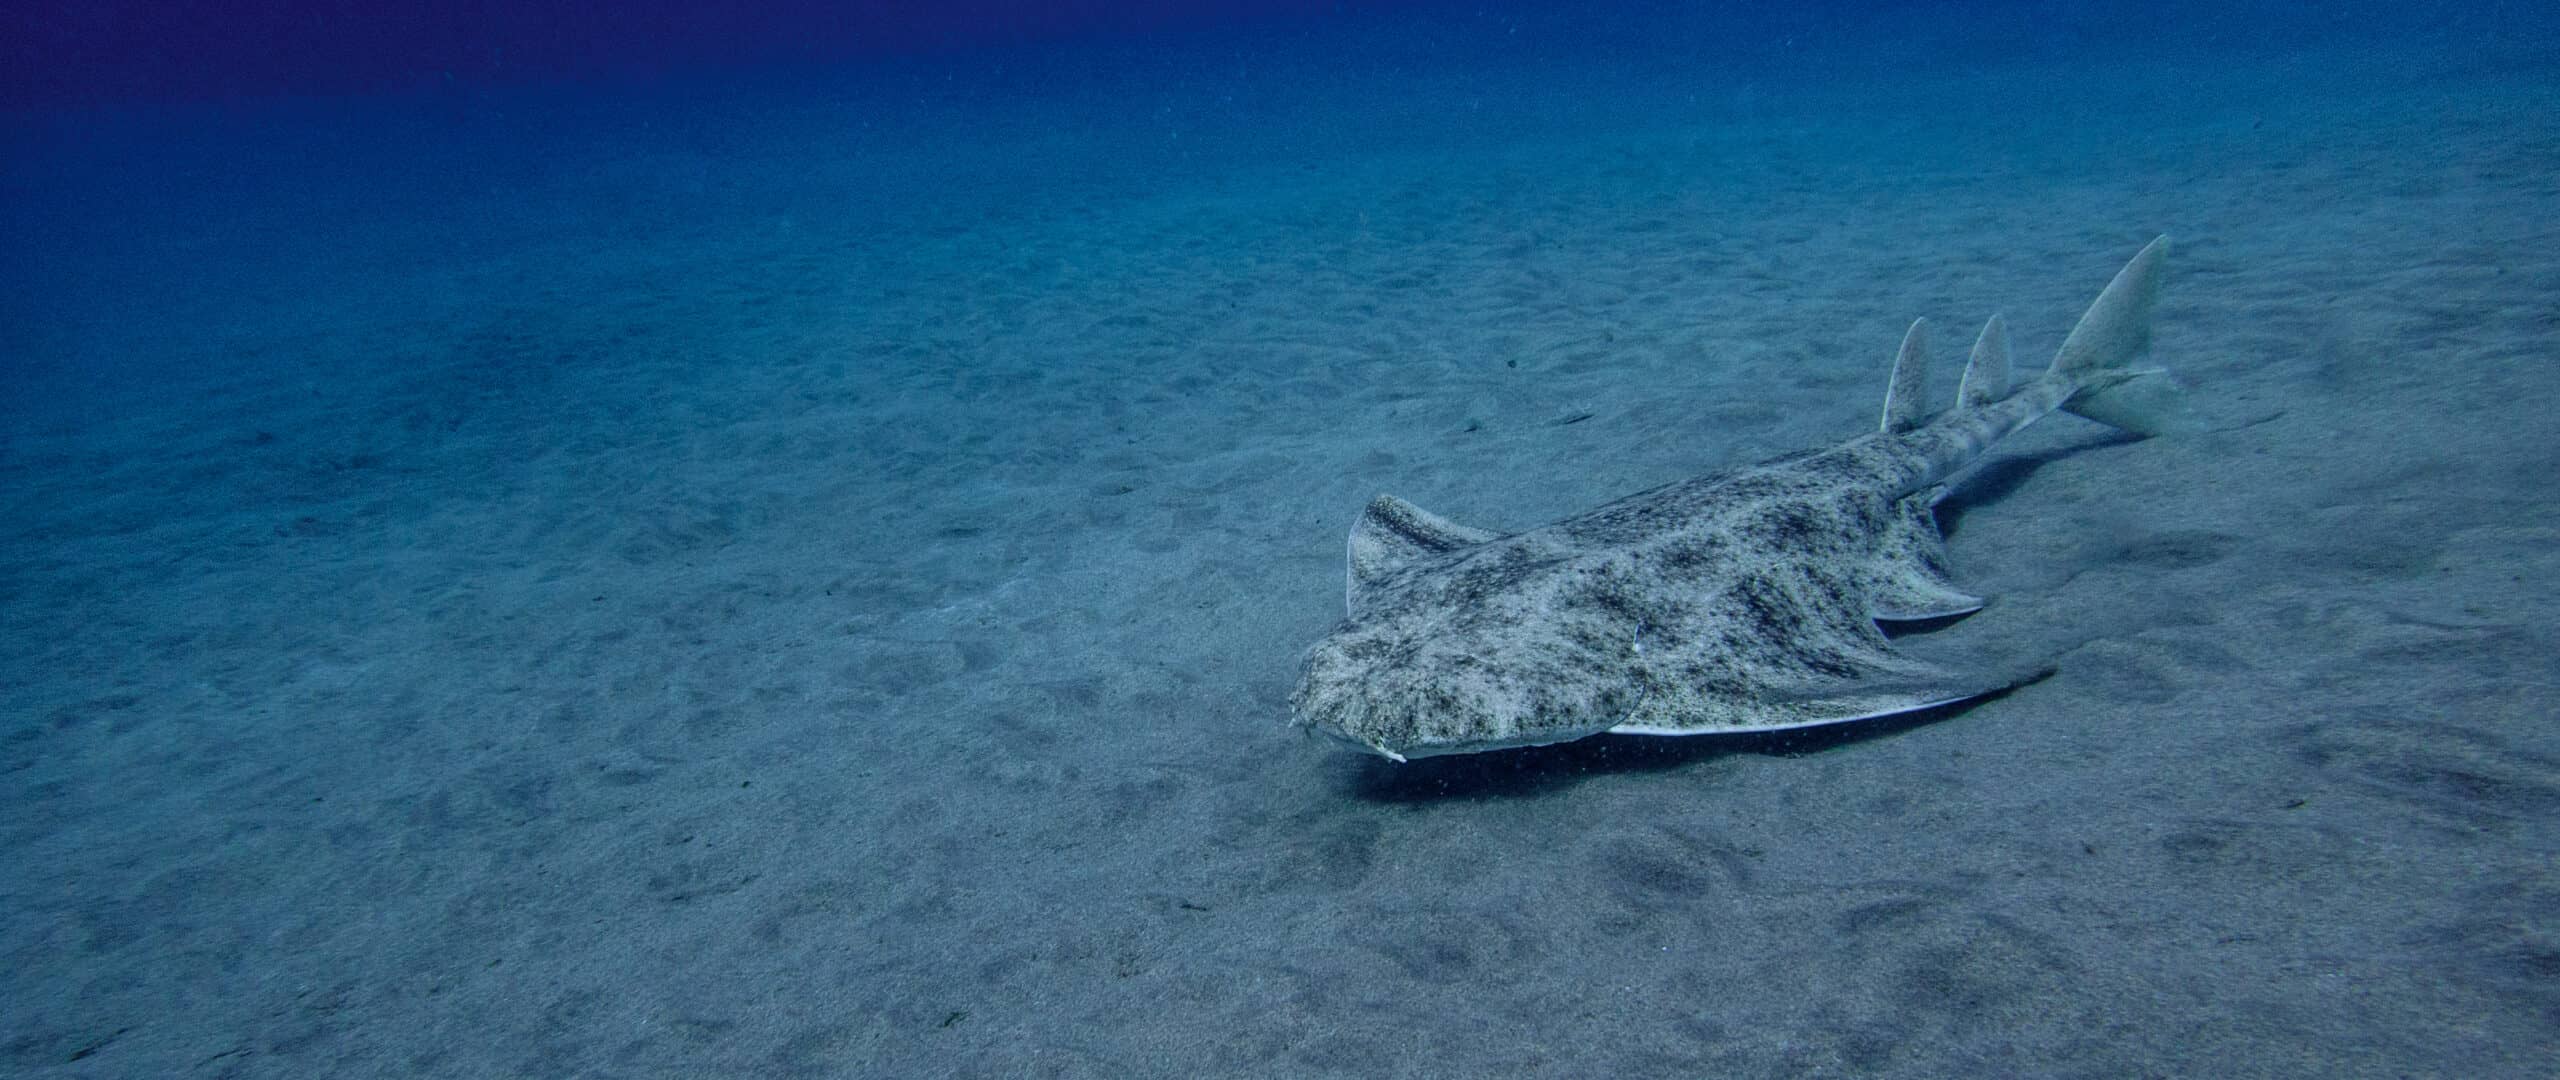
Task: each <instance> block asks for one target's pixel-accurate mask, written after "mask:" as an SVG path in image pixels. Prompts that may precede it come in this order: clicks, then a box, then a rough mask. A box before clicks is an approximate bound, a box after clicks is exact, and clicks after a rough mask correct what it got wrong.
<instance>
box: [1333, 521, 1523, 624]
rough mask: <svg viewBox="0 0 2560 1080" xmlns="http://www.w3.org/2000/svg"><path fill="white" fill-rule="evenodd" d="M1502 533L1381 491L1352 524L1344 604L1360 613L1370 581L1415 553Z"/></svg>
mask: <svg viewBox="0 0 2560 1080" xmlns="http://www.w3.org/2000/svg"><path fill="white" fill-rule="evenodd" d="M1501 538H1502V534H1501V533H1498V532H1494V531H1493V530H1491V529H1479V528H1476V527H1474V526H1472V525H1460V524H1458V523H1457V522H1454V521H1451V520H1449V519H1448V518H1444V517H1441V516H1440V515H1438V514H1434V513H1432V512H1431V511H1429V510H1425V509H1423V508H1421V507H1419V506H1415V505H1413V504H1412V503H1409V502H1406V501H1404V500H1403V499H1399V498H1396V497H1395V496H1393V495H1380V496H1378V497H1377V498H1374V499H1371V500H1369V505H1368V507H1367V508H1366V509H1364V510H1362V511H1360V520H1359V521H1356V522H1353V523H1352V525H1351V541H1350V544H1349V548H1350V550H1349V555H1350V559H1349V562H1350V571H1349V573H1347V574H1346V575H1344V581H1343V588H1342V600H1343V606H1344V608H1345V609H1347V610H1348V611H1349V612H1350V613H1351V614H1352V615H1355V616H1356V615H1358V614H1360V600H1361V597H1362V596H1363V595H1364V594H1366V593H1367V592H1368V591H1369V587H1370V586H1371V585H1374V584H1376V582H1377V580H1378V579H1379V578H1382V577H1385V576H1386V575H1387V574H1389V573H1391V572H1393V571H1394V570H1395V569H1396V568H1397V567H1400V566H1403V565H1404V564H1406V563H1409V562H1412V561H1413V560H1415V559H1419V558H1423V557H1425V556H1429V555H1437V554H1440V553H1442V552H1445V551H1456V550H1458V549H1459V548H1463V547H1474V546H1475V545H1477V544H1482V543H1486V542H1488V541H1493V540H1499V539H1501Z"/></svg>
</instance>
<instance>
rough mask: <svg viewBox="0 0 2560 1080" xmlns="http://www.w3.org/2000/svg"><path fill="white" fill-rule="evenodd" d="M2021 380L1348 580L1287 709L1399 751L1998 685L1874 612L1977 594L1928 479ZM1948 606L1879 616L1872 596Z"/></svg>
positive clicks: (2002, 413) (1993, 426)
mask: <svg viewBox="0 0 2560 1080" xmlns="http://www.w3.org/2000/svg"><path fill="white" fill-rule="evenodd" d="M2068 390H2069V388H2068V386H2067V385H2065V384H2063V383H2061V382H2060V381H2059V380H2038V381H2037V382H2035V383H2030V384H2029V385H2028V386H2026V387H2024V388H2022V389H2020V390H2019V391H2018V392H2017V393H2016V394H2014V395H2011V396H2010V397H2009V398H2008V399H2006V400H2004V401H2001V402H1999V403H1996V404H1994V405H1991V406H1988V407H1985V408H1980V409H1970V410H1962V411H1960V412H1957V413H1953V414H1950V415H1948V416H1946V417H1943V418H1941V419H1940V420H1939V421H1937V422H1936V423H1933V424H1930V425H1928V426H1926V427H1923V428H1920V429H1918V430H1916V431H1910V432H1904V433H1899V434H1886V433H1878V434H1873V435H1868V436H1865V437H1863V438H1859V439H1854V440H1851V441H1850V442H1848V443H1847V444H1846V445H1843V446H1841V447H1839V448H1837V449H1833V450H1829V451H1824V452H1821V453H1814V454H1806V455H1799V456H1795V457H1791V458H1782V459H1779V460H1777V461H1772V462H1766V463H1763V464H1759V465H1754V466H1750V467H1748V468H1744V469H1740V470H1737V471H1734V472H1730V473H1723V474H1718V475H1713V476H1705V477H1700V478H1697V479H1693V480H1684V481H1681V482H1679V483H1675V484H1670V485H1666V486H1664V487H1659V488H1655V489H1654V490H1652V491H1647V492H1643V493H1641V494H1637V495H1632V496H1629V497H1627V498H1624V499H1620V500H1618V501H1616V502H1613V503H1609V504H1608V505H1605V506H1602V507H1599V508H1597V509H1594V510H1590V511H1586V512H1584V513H1581V514H1577V515H1575V516H1573V517H1570V518H1566V519H1564V520H1562V521H1559V522H1556V523H1554V524H1552V525H1547V526H1544V527H1542V528H1537V529H1532V530H1530V531H1528V532H1524V533H1519V534H1516V535H1512V536H1505V537H1501V538H1499V539H1495V540H1492V541H1490V542H1486V543H1480V544H1476V545H1474V546H1471V547H1464V548H1460V549H1458V550H1455V551H1450V552H1446V553H1443V554H1438V555H1432V556H1427V557H1424V558H1421V559H1417V560H1414V561H1412V562H1408V563H1405V564H1403V565H1401V566H1398V567H1395V568H1393V569H1391V570H1387V571H1385V572H1384V573H1383V574H1382V575H1381V576H1380V577H1379V578H1377V579H1376V580H1373V581H1370V582H1367V583H1364V584H1363V586H1362V587H1361V588H1359V589H1358V590H1357V592H1358V594H1359V595H1358V604H1359V610H1357V611H1355V612H1354V613H1353V617H1352V619H1351V620H1350V621H1349V622H1347V623H1346V624H1345V625H1344V626H1343V627H1342V628H1341V629H1340V630H1339V631H1337V632H1336V633H1335V634H1334V635H1333V636H1332V637H1329V638H1327V639H1325V640H1324V641H1323V642H1322V643H1320V644H1318V645H1317V646H1316V647H1315V648H1314V649H1313V650H1312V651H1310V652H1309V654H1308V656H1307V661H1306V670H1305V678H1304V679H1303V681H1302V683H1301V685H1300V688H1299V691H1298V695H1297V698H1296V701H1295V705H1296V708H1297V714H1298V717H1299V722H1301V723H1304V724H1309V725H1313V726H1315V727H1316V728H1318V729H1319V730H1322V731H1325V732H1326V733H1328V734H1333V735H1338V736H1340V737H1342V738H1345V739H1348V740H1350V741H1352V742H1354V743H1357V744H1359V745H1361V746H1362V747H1364V748H1367V749H1371V750H1373V751H1377V752H1381V753H1387V754H1390V755H1392V756H1398V757H1416V756H1422V755H1427V754H1432V753H1448V752H1456V751H1460V750H1468V751H1472V750H1483V749H1498V748H1500V747H1504V746H1521V745H1532V744H1537V743H1549V742H1561V741H1564V740H1568V739H1578V738H1582V737H1584V736H1587V735H1592V734H1596V733H1598V732H1602V731H1606V730H1609V729H1611V728H1617V727H1627V728H1635V729H1644V730H1649V731H1655V732H1663V733H1669V732H1693V731H1719V730H1721V731H1751V730H1765V729H1770V728H1783V727H1795V726H1802V725H1807V724H1818V723H1827V722H1832V721H1835V720H1843V719H1850V718H1854V717H1858V716H1867V715H1875V714H1878V713H1885V712H1898V711H1903V710H1905V709H1909V708H1915V707H1920V706H1923V705H1926V704H1931V703H1935V702H1940V701H1947V700H1953V699H1960V698H1964V697H1971V696H1975V695H1978V694H1981V693H1984V692H1987V691H1989V690H1994V689H1998V688H1999V687H2000V686H2001V685H2005V684H2006V683H2007V682H2009V681H2014V680H2010V679H2001V680H1992V681H1990V683H1989V684H1988V685H1986V684H1985V683H1984V682H1981V681H1966V680H1964V679H1962V678H1960V677H1955V676H1951V675H1949V674H1947V673H1946V672H1943V671H1941V670H1939V669H1937V668H1935V667H1933V666H1930V665H1927V664H1924V663H1921V662H1918V661H1914V660H1911V659H1908V658H1905V657H1901V656H1897V655H1895V654H1894V653H1893V652H1892V651H1891V650H1890V649H1889V648H1888V647H1887V645H1886V643H1885V640H1884V636H1883V634H1882V633H1881V632H1879V631H1878V630H1877V629H1876V625H1875V619H1876V618H1877V617H1878V616H1879V615H1883V616H1886V617H1892V616H1896V615H1903V616H1906V617H1908V616H1923V615H1937V614H1951V613H1956V612H1960V611H1963V610H1967V609H1969V608H1970V607H1972V606H1974V604H1973V603H1969V602H1967V601H1969V600H1970V598H1966V597H1963V596H1962V594H1960V593H1957V592H1956V591H1955V590H1954V589H1953V588H1952V587H1951V586H1949V585H1947V584H1946V571H1945V566H1944V563H1943V561H1942V556H1941V554H1940V550H1939V542H1938V537H1937V534H1936V526H1935V524H1934V523H1933V522H1931V521H1930V520H1929V519H1928V517H1927V516H1926V515H1927V499H1928V497H1929V495H1930V493H1931V492H1932V491H1933V490H1934V488H1935V485H1936V483H1937V481H1939V480H1940V479H1943V478H1944V477H1945V476H1946V475H1947V474H1949V473H1951V472H1953V471H1954V470H1956V469H1957V468H1960V467H1962V466H1963V465H1964V464H1966V463H1968V462H1970V461H1972V460H1973V459H1974V458H1975V457H1978V456H1979V455H1980V454H1981V452H1982V450H1983V449H1984V448H1986V447H1988V446H1989V445H1990V444H1991V442H1993V441H1994V440H1996V439H1998V438H1999V437H2001V436H2003V435H2006V434H2008V433H2009V432H2011V431H2014V430H2016V429H2017V428H2020V427H2024V426H2025V425H2026V423H2027V422H2029V421H2032V420H2033V419H2035V418H2036V417H2039V416H2042V415H2044V414H2045V413H2046V412H2048V411H2050V410H2051V409H2052V408H2053V404H2054V403H2055V402H2058V401H2059V400H2060V399H2061V396H2063V395H2065V394H2067V393H2068ZM1887 596H1891V597H1944V598H1947V599H1948V601H1949V602H1948V603H1947V604H1945V605H1940V606H1935V607H1923V608H1922V609H1920V610H1913V609H1910V608H1899V609H1896V608H1891V607H1889V606H1886V605H1880V604H1879V603H1878V599H1879V598H1880V597H1887Z"/></svg>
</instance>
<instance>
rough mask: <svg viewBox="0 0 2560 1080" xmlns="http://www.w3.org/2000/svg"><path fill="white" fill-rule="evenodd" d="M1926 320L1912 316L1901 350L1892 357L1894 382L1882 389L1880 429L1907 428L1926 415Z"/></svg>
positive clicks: (1917, 423) (1919, 422) (1927, 326)
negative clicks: (1882, 418) (1882, 401)
mask: <svg viewBox="0 0 2560 1080" xmlns="http://www.w3.org/2000/svg"><path fill="white" fill-rule="evenodd" d="M1928 394H1929V320H1927V319H1913V320H1911V330H1910V331H1909V332H1908V333H1905V334H1903V335H1902V351H1901V352H1899V353H1896V354H1894V357H1893V384H1892V385H1891V386H1889V387H1887V388H1886V389H1885V392H1884V425H1883V430H1884V432H1885V433H1886V434H1888V435H1890V434H1892V433H1894V432H1897V431H1909V430H1911V429H1913V428H1916V427H1919V426H1920V425H1921V424H1922V423H1923V422H1925V421H1927V420H1928V419H1929V406H1928V404H1927V402H1926V399H1927V397H1928Z"/></svg>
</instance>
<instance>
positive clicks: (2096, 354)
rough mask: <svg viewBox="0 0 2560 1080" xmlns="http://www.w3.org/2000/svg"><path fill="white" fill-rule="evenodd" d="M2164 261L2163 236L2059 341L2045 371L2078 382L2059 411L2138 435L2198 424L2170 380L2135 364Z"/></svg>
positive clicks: (2146, 349)
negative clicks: (2050, 364)
mask: <svg viewBox="0 0 2560 1080" xmlns="http://www.w3.org/2000/svg"><path fill="white" fill-rule="evenodd" d="M2168 257H2169V238H2168V237H2166V236H2163V237H2160V238H2158V239H2156V240H2153V241H2152V242H2151V243H2150V244H2149V245H2148V246H2146V247H2144V248H2143V249H2142V252H2141V253H2140V254H2138V255H2135V256H2134V257H2133V261H2132V262H2129V263H2126V264H2125V266H2124V269H2122V270H2119V271H2117V272H2116V278H2115V280H2114V281H2110V282H2108V283H2107V288H2106V291H2105V292H2102V293H2099V294H2098V299H2097V301H2096V302H2095V303H2092V304H2090V305H2089V311H2088V313H2087V314H2085V315H2082V316H2080V325H2078V326H2075V327H2073V328H2072V329H2071V336H2070V337H2068V338H2065V339H2063V342H2062V349H2061V351H2059V352H2057V353H2055V354H2054V356H2053V373H2054V374H2056V375H2060V376H2063V377H2066V378H2069V379H2071V380H2073V381H2074V382H2077V383H2079V384H2080V389H2079V390H2078V391H2077V392H2075V393H2073V394H2072V395H2071V397H2070V399H2069V400H2066V401H2064V402H2063V403H2062V407H2063V409H2065V410H2067V411H2069V412H2072V413H2076V414H2078V415H2081V416H2085V417H2088V418H2089V419H2091V420H2095V421H2097V422H2099V423H2101V424H2112V425H2114V426H2116V427H2120V428H2123V429H2125V430H2126V431H2130V432H2134V433H2136V434H2140V435H2168V434H2173V433H2177V432H2182V431H2195V430H2199V429H2200V428H2202V427H2203V423H2202V421H2200V420H2199V419H2198V418H2197V417H2196V416H2195V414H2194V413H2193V412H2192V411H2191V410H2190V409H2189V407H2188V405H2187V395H2186V390H2185V389H2184V388H2183V387H2180V386H2179V385H2178V382H2177V380H2176V379H2173V378H2171V377H2170V375H2169V372H2168V371H2167V370H2166V369H2164V368H2158V367H2150V366H2145V365H2143V364H2142V363H2141V361H2142V360H2143V359H2144V358H2145V357H2146V356H2147V354H2149V353H2150V351H2151V309H2152V307H2153V306H2154V305H2155V304H2156V303H2157V302H2158V300H2159V297H2160V278H2161V276H2162V274H2163V273H2164V267H2163V264H2164V263H2166V262H2167V260H2168Z"/></svg>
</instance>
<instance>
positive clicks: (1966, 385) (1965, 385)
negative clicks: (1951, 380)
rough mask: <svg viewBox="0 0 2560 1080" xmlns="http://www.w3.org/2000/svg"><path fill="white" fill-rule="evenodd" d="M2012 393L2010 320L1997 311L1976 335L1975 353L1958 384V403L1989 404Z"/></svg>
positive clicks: (1966, 365)
mask: <svg viewBox="0 0 2560 1080" xmlns="http://www.w3.org/2000/svg"><path fill="white" fill-rule="evenodd" d="M2007 396H2009V324H2008V323H2007V322H2006V321H2005V320H2003V319H2001V318H2000V316H1997V315H1994V316H1992V317H1991V321H1990V322H1987V323H1984V324H1982V336H1981V337H1978V338H1975V339H1973V356H1972V358H1971V359H1968V360H1966V361H1965V364H1964V381H1963V382H1962V383H1959V384H1957V385H1956V407H1958V408H1970V407H1972V406H1975V405H1988V404H1990V403H1992V402H1994V401H1998V400H2000V399H2001V398H2004V397H2007Z"/></svg>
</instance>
